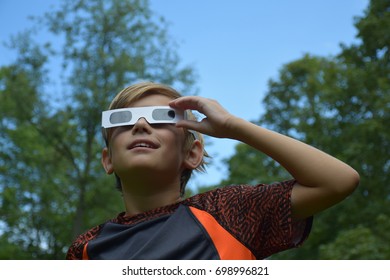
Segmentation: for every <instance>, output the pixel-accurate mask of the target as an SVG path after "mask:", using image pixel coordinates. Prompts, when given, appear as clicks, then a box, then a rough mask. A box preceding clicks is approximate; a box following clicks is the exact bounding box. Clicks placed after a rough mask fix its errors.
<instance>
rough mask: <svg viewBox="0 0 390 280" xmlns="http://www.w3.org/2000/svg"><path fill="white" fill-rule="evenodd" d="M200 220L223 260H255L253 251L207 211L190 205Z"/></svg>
mask: <svg viewBox="0 0 390 280" xmlns="http://www.w3.org/2000/svg"><path fill="white" fill-rule="evenodd" d="M189 208H190V210H191V212H192V213H193V214H194V215H195V217H196V218H197V219H198V221H199V222H200V223H201V224H202V225H203V227H204V228H205V229H206V231H207V233H208V234H209V236H210V238H211V240H212V241H213V243H214V246H215V248H216V249H217V251H218V254H219V257H220V258H221V260H255V259H256V258H255V256H254V255H253V254H252V252H251V251H250V250H249V249H248V248H247V247H245V246H244V245H243V244H242V243H241V242H240V241H238V240H237V239H236V238H235V237H233V235H231V234H230V233H229V232H228V231H227V230H226V229H224V228H223V227H222V226H221V225H220V224H219V223H218V222H217V221H216V220H215V219H214V217H213V216H211V215H210V214H209V213H207V212H206V211H202V210H199V209H197V208H195V207H191V206H190V207H189Z"/></svg>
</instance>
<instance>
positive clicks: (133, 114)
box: [102, 106, 186, 128]
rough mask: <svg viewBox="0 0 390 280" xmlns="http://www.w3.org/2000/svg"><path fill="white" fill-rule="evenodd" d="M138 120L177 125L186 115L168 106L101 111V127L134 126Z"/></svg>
mask: <svg viewBox="0 0 390 280" xmlns="http://www.w3.org/2000/svg"><path fill="white" fill-rule="evenodd" d="M140 118H145V119H146V121H147V122H148V123H149V124H159V123H177V122H178V121H180V120H183V119H186V113H185V112H184V111H181V110H176V109H173V108H171V107H169V106H150V107H134V108H121V109H115V110H109V111H103V113H102V126H103V127H104V128H111V127H117V126H126V125H134V124H135V123H136V122H137V121H138V120H139V119H140Z"/></svg>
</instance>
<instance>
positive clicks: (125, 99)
mask: <svg viewBox="0 0 390 280" xmlns="http://www.w3.org/2000/svg"><path fill="white" fill-rule="evenodd" d="M146 94H160V95H164V96H167V97H169V98H172V100H173V99H177V98H179V97H181V96H182V95H181V94H180V93H179V92H177V91H176V90H175V89H173V88H171V87H169V86H167V85H163V84H158V83H152V82H142V83H137V84H134V85H131V86H128V87H126V88H124V89H123V90H122V91H120V92H119V93H118V94H117V95H116V96H115V98H114V99H113V100H112V102H111V104H110V106H109V108H108V110H114V109H119V108H127V107H129V106H131V104H132V103H134V102H135V101H137V100H139V99H141V98H142V97H144V96H145V95H146ZM187 117H188V119H190V120H196V117H195V115H194V114H193V113H192V112H191V111H187ZM184 130H185V133H186V137H185V143H184V149H185V151H188V150H189V149H190V148H191V146H192V143H193V142H194V140H195V139H198V140H199V141H200V143H201V144H202V147H203V157H202V161H201V163H200V164H199V166H198V167H197V168H196V169H195V170H196V171H199V172H204V171H205V166H206V164H207V163H206V161H205V158H206V157H209V155H208V154H207V152H206V150H205V149H204V138H203V135H202V134H201V133H199V132H197V131H191V132H189V131H188V130H187V129H184ZM112 131H113V128H108V129H105V128H102V134H103V138H104V140H105V142H106V146H107V148H108V149H110V147H109V146H110V139H111V136H112ZM194 134H195V135H194ZM192 171H193V170H191V169H187V170H184V171H183V173H182V174H181V179H180V193H181V195H182V196H183V195H184V192H185V187H186V185H187V182H188V180H189V179H190V178H191V175H192ZM115 176H116V178H117V188H118V189H119V190H121V189H122V186H121V184H120V179H119V177H118V176H117V175H116V174H115Z"/></svg>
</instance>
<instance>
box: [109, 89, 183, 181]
mask: <svg viewBox="0 0 390 280" xmlns="http://www.w3.org/2000/svg"><path fill="white" fill-rule="evenodd" d="M171 100H172V99H171V98H169V97H167V96H164V95H158V94H150V95H146V96H144V97H142V98H141V99H139V100H137V101H135V102H134V103H132V104H131V106H130V107H147V106H167V105H168V104H169V102H170V101H171ZM184 140H185V133H184V130H183V129H182V128H177V127H175V125H173V124H149V123H148V122H147V121H146V120H145V119H144V118H140V119H139V120H138V121H137V122H136V123H135V124H134V125H131V126H121V127H117V128H113V132H112V137H111V139H110V149H111V151H110V153H108V152H107V151H106V155H105V153H104V151H103V165H104V167H105V169H106V172H107V173H112V172H115V173H116V174H117V175H118V176H119V177H120V178H121V180H122V181H123V180H127V179H128V180H131V181H133V182H134V181H136V180H140V179H141V180H142V178H147V177H144V176H159V177H161V180H163V179H164V177H166V179H168V178H172V176H178V178H180V174H181V173H182V171H183V170H184V169H185V168H188V167H187V166H186V162H185V157H186V156H185V154H186V153H185V151H184ZM168 176H170V177H168Z"/></svg>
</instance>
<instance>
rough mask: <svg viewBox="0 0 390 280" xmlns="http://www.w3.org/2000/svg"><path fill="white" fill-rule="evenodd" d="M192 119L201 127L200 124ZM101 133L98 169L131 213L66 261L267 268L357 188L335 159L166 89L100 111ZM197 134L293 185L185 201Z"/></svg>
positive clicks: (146, 87)
mask: <svg viewBox="0 0 390 280" xmlns="http://www.w3.org/2000/svg"><path fill="white" fill-rule="evenodd" d="M155 106H160V107H155ZM161 106H162V107H161ZM189 110H196V111H198V112H200V113H202V114H204V115H205V118H204V119H203V120H202V121H200V122H198V121H196V120H195V119H194V118H193V117H192V116H191V114H190V111H189ZM103 134H104V137H105V140H106V144H107V146H106V147H105V148H104V149H103V152H102V164H103V167H104V169H105V171H106V173H107V174H115V176H116V178H117V185H118V187H119V188H120V190H121V191H122V194H123V199H124V204H125V209H126V211H125V212H123V213H121V214H119V215H118V216H117V218H114V219H112V220H110V221H108V222H106V223H104V224H101V225H99V226H97V227H95V228H93V229H91V230H89V231H88V232H87V233H84V234H83V235H81V236H79V237H78V238H77V239H76V240H75V241H74V243H73V244H72V246H71V247H70V249H69V251H68V254H67V258H68V259H263V258H266V257H268V256H270V255H272V254H274V253H276V252H279V251H282V250H286V249H289V248H293V247H296V246H298V245H300V244H301V243H302V242H303V241H304V240H305V239H306V238H307V236H308V234H309V232H310V229H311V222H312V215H313V214H315V213H318V212H320V211H322V210H324V209H326V208H329V207H331V206H332V205H334V204H336V203H338V202H340V201H341V200H343V199H344V198H346V197H347V196H348V195H349V194H351V193H352V192H353V190H354V189H355V188H356V186H357V185H358V182H359V175H358V174H357V172H356V171H355V170H354V169H352V168H351V167H350V166H348V165H346V164H344V163H342V162H340V161H339V160H337V159H335V158H333V157H331V156H329V155H327V154H325V153H323V152H321V151H319V150H317V149H315V148H313V147H311V146H308V145H306V144H304V143H302V142H300V141H297V140H294V139H292V138H289V137H287V136H284V135H281V134H278V133H276V132H273V131H269V130H267V129H264V128H262V127H259V126H257V125H254V124H252V123H250V122H248V121H245V120H243V119H240V118H238V117H236V116H233V115H231V114H230V113H228V112H227V111H226V110H225V109H224V108H222V107H221V106H220V105H219V104H218V102H216V101H214V100H210V99H206V98H202V97H196V96H186V97H181V96H180V94H179V93H177V92H176V91H175V90H174V89H172V88H170V87H168V86H165V85H159V84H154V83H140V84H136V85H133V86H130V87H128V88H126V89H124V90H122V91H121V92H120V93H119V94H118V95H117V96H116V97H115V99H114V100H113V102H112V103H111V105H110V108H109V111H106V112H103ZM201 134H207V135H210V136H213V137H219V138H231V139H236V140H239V141H241V142H243V143H246V144H248V145H250V146H252V147H254V148H255V149H257V150H259V151H260V152H263V153H265V154H267V155H268V156H270V157H271V158H273V159H274V160H276V161H277V162H279V163H280V164H281V165H282V166H283V167H284V168H285V169H286V170H287V171H288V172H289V173H290V174H291V175H292V177H293V178H294V179H293V180H289V181H285V182H280V183H274V184H272V185H257V186H247V185H238V186H229V187H224V188H217V189H215V190H212V191H209V192H206V193H203V194H199V195H195V196H193V197H191V198H187V199H184V198H183V193H184V188H185V185H186V183H187V181H188V179H189V177H190V176H191V172H192V170H194V169H198V170H199V169H200V170H201V169H203V168H204V156H206V155H207V154H206V153H205V151H204V147H203V140H202V137H201Z"/></svg>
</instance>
